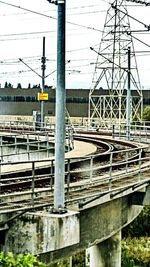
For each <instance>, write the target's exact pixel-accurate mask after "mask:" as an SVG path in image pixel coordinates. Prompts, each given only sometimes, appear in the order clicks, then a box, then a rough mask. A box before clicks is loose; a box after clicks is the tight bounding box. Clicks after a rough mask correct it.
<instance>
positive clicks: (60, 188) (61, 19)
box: [54, 0, 66, 212]
mask: <svg viewBox="0 0 150 267" xmlns="http://www.w3.org/2000/svg"><path fill="white" fill-rule="evenodd" d="M65 1H66V0H58V1H57V4H58V22H57V23H58V24H57V88H56V114H55V115H56V131H55V185H54V210H55V211H56V212H57V211H58V212H59V211H60V210H63V209H64V176H65V174H64V173H65V168H64V159H65V156H64V154H65V103H66V92H65V12H66V7H65Z"/></svg>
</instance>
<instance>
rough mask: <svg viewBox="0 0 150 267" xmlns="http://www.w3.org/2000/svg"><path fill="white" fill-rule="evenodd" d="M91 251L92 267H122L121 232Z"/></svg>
mask: <svg viewBox="0 0 150 267" xmlns="http://www.w3.org/2000/svg"><path fill="white" fill-rule="evenodd" d="M89 251H90V267H121V231H119V232H118V233H117V234H115V235H114V236H112V237H110V238H109V239H107V240H106V241H104V242H102V243H99V244H97V245H95V246H93V247H91V248H90V249H89Z"/></svg>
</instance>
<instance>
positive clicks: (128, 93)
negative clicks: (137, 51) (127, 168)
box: [126, 47, 132, 140]
mask: <svg viewBox="0 0 150 267" xmlns="http://www.w3.org/2000/svg"><path fill="white" fill-rule="evenodd" d="M131 105H132V101H131V49H130V47H128V88H127V116H126V124H127V132H126V136H127V139H128V140H130V128H131Z"/></svg>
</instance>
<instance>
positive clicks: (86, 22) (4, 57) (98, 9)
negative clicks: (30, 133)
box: [0, 0, 150, 88]
mask: <svg viewBox="0 0 150 267" xmlns="http://www.w3.org/2000/svg"><path fill="white" fill-rule="evenodd" d="M2 2H5V3H10V4H12V5H16V6H18V8H17V7H14V6H9V5H6V4H4V3H2ZM130 5H132V3H131V4H130ZM19 6H20V8H19ZM66 7H67V15H66V21H67V23H66V26H67V27H66V51H67V52H66V60H70V63H68V64H67V65H66V87H67V88H89V87H90V85H91V81H92V75H93V71H94V65H93V64H91V63H94V62H95V61H96V56H97V55H95V53H94V52H92V51H91V50H90V46H92V47H97V48H98V45H99V43H100V41H101V34H102V31H103V28H104V22H105V17H106V12H107V10H108V7H109V1H107V0H106V1H105V0H92V1H91V0H80V1H79V0H66ZM26 9H28V11H27V10H26ZM29 10H30V11H34V12H37V13H41V15H40V14H36V13H33V12H30V11H29ZM149 11H150V7H144V6H136V7H135V6H133V5H132V6H130V7H129V10H128V12H129V14H131V15H132V16H134V17H136V18H137V19H138V20H139V21H142V22H143V23H145V24H147V25H149V24H150V21H149ZM0 25H1V27H0V63H1V67H0V83H1V87H3V86H4V83H5V82H6V81H7V82H11V83H12V84H13V86H14V87H16V86H17V83H19V82H20V83H21V84H22V86H23V87H27V86H28V84H29V83H31V85H33V84H39V83H40V84H41V78H40V77H39V76H38V75H36V74H35V73H33V72H32V71H30V70H29V69H28V68H27V67H26V66H25V65H24V64H23V63H21V62H19V58H21V59H22V60H23V61H24V62H25V63H26V64H28V65H29V66H30V67H31V68H33V69H34V70H35V71H36V72H38V73H39V74H41V56H42V38H43V36H45V38H46V58H47V62H46V75H48V74H50V73H51V72H54V71H55V70H56V52H57V51H56V48H57V35H56V33H57V6H55V5H54V4H50V3H49V2H48V1H47V0H32V1H31V0H7V1H5V0H4V1H0ZM131 25H132V26H133V27H135V28H136V30H137V29H138V27H140V29H141V28H142V27H143V25H141V26H138V24H136V23H135V22H132V21H131ZM136 25H137V26H136ZM143 29H144V27H143ZM136 36H137V35H136ZM139 37H140V38H141V39H142V40H143V41H144V42H145V43H146V44H148V45H145V44H141V43H140V44H139V43H138V42H137V41H135V50H136V49H138V50H139V49H140V50H141V51H143V53H139V54H138V57H137V63H138V68H139V73H140V77H141V84H142V86H143V87H144V88H149V87H150V82H149V75H150V63H149V62H150V38H149V34H143V35H141V34H140V35H139ZM144 51H147V52H146V53H145V52H144ZM148 51H149V53H148ZM46 84H47V85H52V86H56V72H54V73H53V74H51V75H50V76H49V77H48V78H47V79H46Z"/></svg>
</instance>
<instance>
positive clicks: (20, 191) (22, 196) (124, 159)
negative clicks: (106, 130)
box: [0, 132, 150, 214]
mask: <svg viewBox="0 0 150 267" xmlns="http://www.w3.org/2000/svg"><path fill="white" fill-rule="evenodd" d="M75 139H76V140H78V141H82V142H83V141H84V142H85V144H86V142H87V143H92V144H94V145H95V146H96V151H95V152H94V153H92V154H90V155H87V156H84V157H74V158H70V157H68V158H67V157H66V160H65V199H66V205H67V206H68V205H74V204H78V205H79V206H80V207H82V206H84V205H86V204H87V203H88V202H90V201H93V200H94V199H97V198H102V197H104V196H105V197H106V196H108V195H109V198H111V197H114V196H117V195H119V193H120V192H122V191H123V192H124V191H129V192H130V190H136V189H137V188H138V187H140V186H141V185H143V183H144V184H145V185H147V184H148V183H149V181H150V179H149V175H148V174H149V168H150V158H149V156H147V154H146V151H147V149H148V146H147V145H143V144H140V143H133V142H132V143H131V142H126V141H120V140H114V139H111V138H108V137H107V138H106V137H102V136H101V135H100V134H97V133H96V134H95V133H93V132H92V133H87V134H85V133H82V132H80V134H77V135H75ZM41 163H42V165H40V164H41ZM18 164H22V166H24V165H25V164H30V168H29V169H28V171H27V170H24V171H22V170H20V171H19V172H17V175H16V173H15V172H14V173H12V172H10V173H9V172H7V173H5V174H4V173H3V172H2V168H3V166H4V165H5V166H8V167H9V165H11V166H14V169H15V166H16V165H18ZM36 165H37V166H36ZM54 168H55V166H54V159H42V160H34V161H28V162H23V161H22V162H16V163H15V162H13V163H5V164H4V163H1V172H0V173H1V177H0V198H1V203H0V214H3V213H8V212H9V213H13V212H19V211H20V212H21V211H22V212H25V211H28V210H30V209H40V208H43V207H45V208H46V207H52V206H53V194H54ZM25 169H26V167H25Z"/></svg>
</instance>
